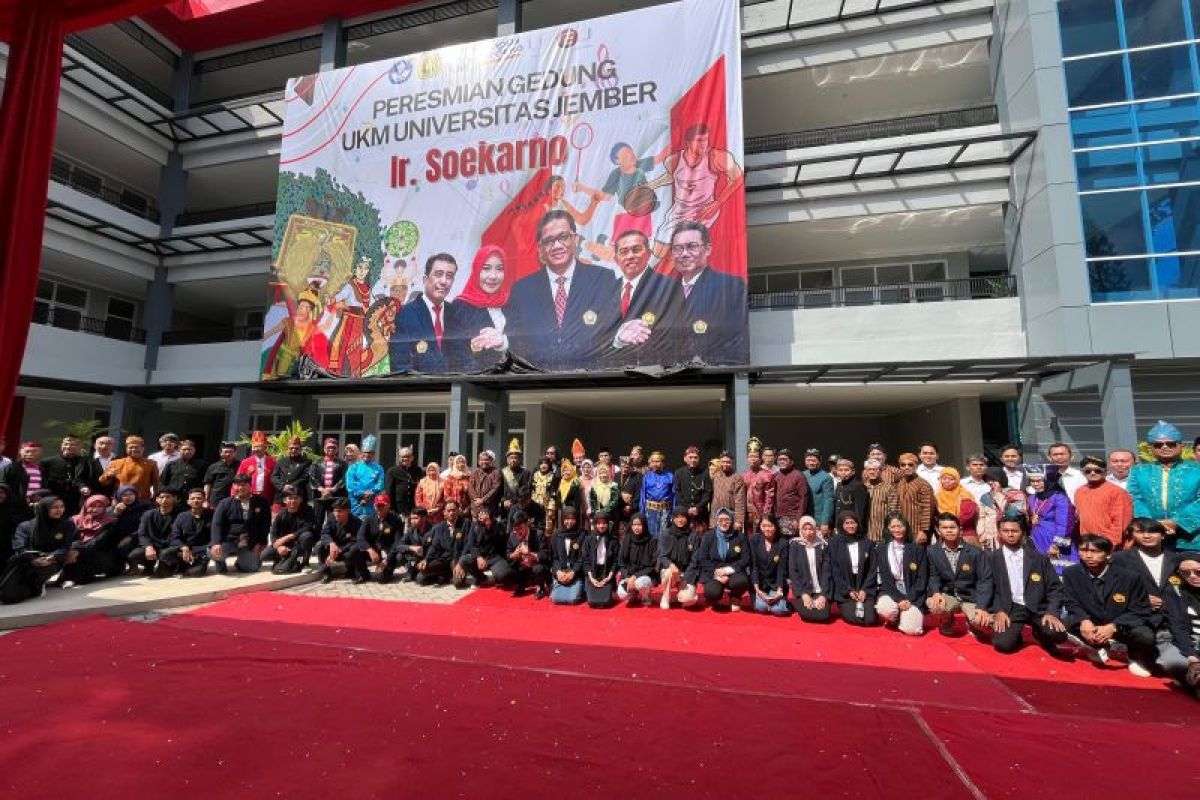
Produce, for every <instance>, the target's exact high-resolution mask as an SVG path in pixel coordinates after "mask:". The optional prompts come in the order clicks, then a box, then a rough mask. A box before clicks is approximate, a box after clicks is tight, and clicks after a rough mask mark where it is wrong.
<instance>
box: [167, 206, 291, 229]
mask: <svg viewBox="0 0 1200 800" xmlns="http://www.w3.org/2000/svg"><path fill="white" fill-rule="evenodd" d="M274 215H275V201H274V200H271V201H269V202H266V203H248V204H246V205H242V206H227V207H225V208H210V209H208V210H207V211H189V212H187V213H185V214H180V215H179V216H178V217H176V218H175V227H176V228H182V227H183V226H185V225H208V224H210V223H213V222H228V221H229V220H231V219H246V218H248V217H270V216H274Z"/></svg>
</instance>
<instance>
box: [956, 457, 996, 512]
mask: <svg viewBox="0 0 1200 800" xmlns="http://www.w3.org/2000/svg"><path fill="white" fill-rule="evenodd" d="M987 466H988V464H987V458H986V457H985V456H983V455H981V454H978V453H976V454H973V455H969V456H967V477H965V478H963V479H962V485H963V488H964V489H966V490H967V491H968V492H970V493H971V494H972V495H973V496H974V497H975V502H976V503H978V502H979V500H980V498H982V497H983V496H984V495H985V494H987V493H988V491H989V489H990V488H991V487H990V486H989V485H988V482H987V475H986V473H987Z"/></svg>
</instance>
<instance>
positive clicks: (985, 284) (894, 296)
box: [750, 275, 1017, 311]
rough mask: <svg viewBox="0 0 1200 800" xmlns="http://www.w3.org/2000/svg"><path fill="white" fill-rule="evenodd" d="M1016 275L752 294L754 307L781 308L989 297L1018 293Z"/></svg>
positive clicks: (876, 304)
mask: <svg viewBox="0 0 1200 800" xmlns="http://www.w3.org/2000/svg"><path fill="white" fill-rule="evenodd" d="M1016 296H1017V281H1016V278H1015V277H1014V276H1012V275H982V276H978V277H975V278H955V279H953V280H946V281H913V282H911V283H889V284H879V285H876V286H829V287H826V288H823V289H799V290H796V291H791V292H756V293H753V294H751V295H750V310H751V311H772V310H778V309H797V308H800V309H804V308H843V307H846V306H888V305H898V304H902V303H943V302H947V301H949V300H986V299H994V298H1000V297H1016Z"/></svg>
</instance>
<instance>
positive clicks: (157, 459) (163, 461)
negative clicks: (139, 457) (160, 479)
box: [150, 450, 180, 475]
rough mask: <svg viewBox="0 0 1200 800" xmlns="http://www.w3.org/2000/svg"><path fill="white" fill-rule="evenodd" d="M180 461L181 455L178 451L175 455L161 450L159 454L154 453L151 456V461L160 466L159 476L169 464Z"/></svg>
mask: <svg viewBox="0 0 1200 800" xmlns="http://www.w3.org/2000/svg"><path fill="white" fill-rule="evenodd" d="M179 459H180V455H179V451H178V450H176V451H175V452H174V453H167V452H166V451H165V450H159V451H158V452H157V453H154V454H152V455H151V456H150V460H151V461H153V462H154V463H155V464H157V465H158V474H159V475H161V474H162V471H163V470H164V469H166V468H167V464H170V463H171V462H172V461H178V460H179Z"/></svg>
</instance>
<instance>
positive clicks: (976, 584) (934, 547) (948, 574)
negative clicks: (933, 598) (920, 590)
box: [925, 542, 992, 608]
mask: <svg viewBox="0 0 1200 800" xmlns="http://www.w3.org/2000/svg"><path fill="white" fill-rule="evenodd" d="M925 555H926V556H928V558H929V594H930V595H935V594H950V595H954V596H955V597H957V598H958V599H959V600H966V601H967V602H968V603H974V604H975V605H977V606H979V607H980V608H987V604H988V601H990V600H991V599H992V565H991V563H990V562H989V561H988V559H987V556H985V555H984V552H983V551H982V550H980V549H979V548H978V547H976V546H975V545H973V544H968V543H967V542H963V543H962V544H960V545H959V546H958V569H951V567H950V559H949V558H948V557H947V556H946V550H945V548H943V547H942V546H941V544H939V543H935V544H931V545H929V547H928V548H926V550H925Z"/></svg>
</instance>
